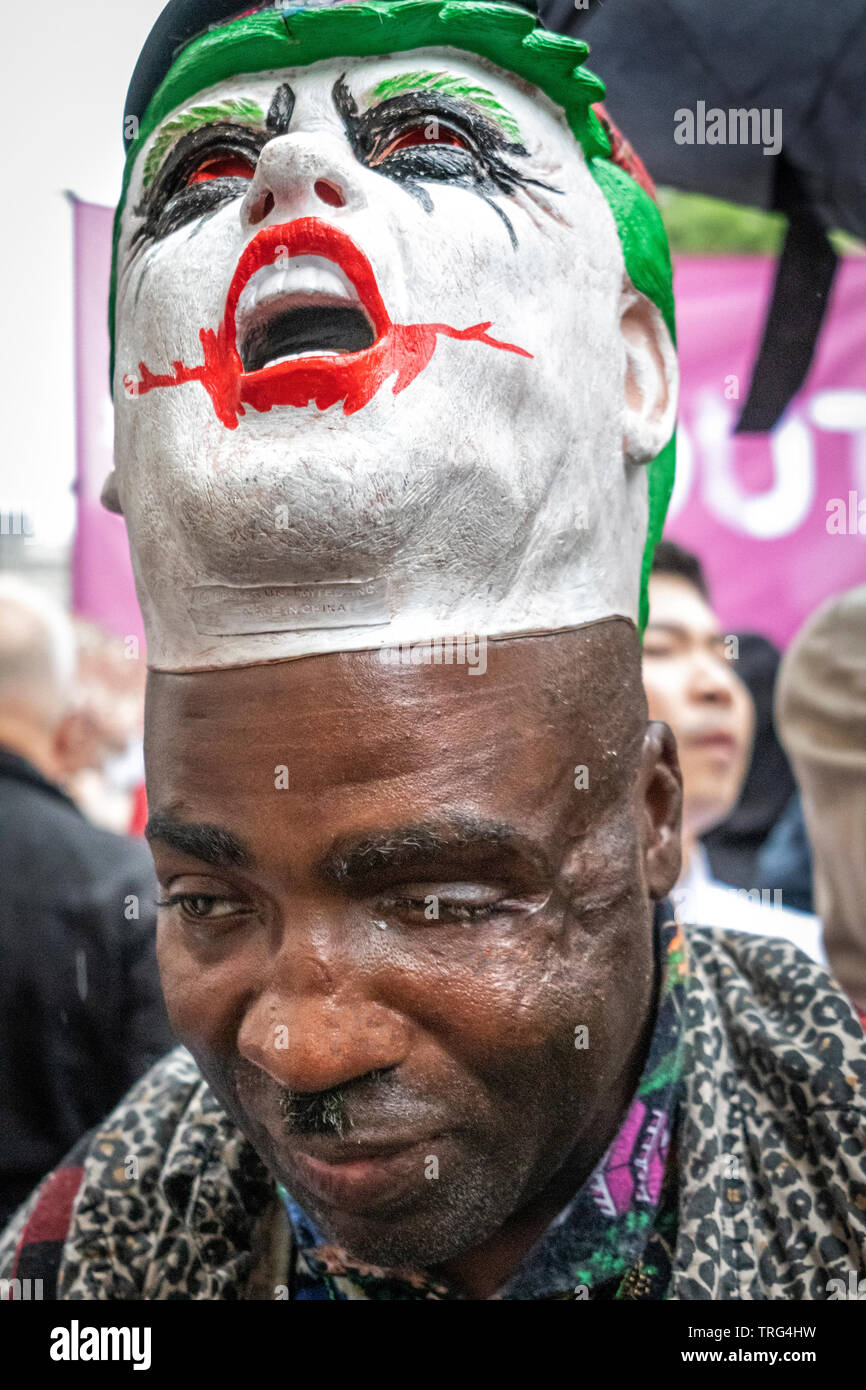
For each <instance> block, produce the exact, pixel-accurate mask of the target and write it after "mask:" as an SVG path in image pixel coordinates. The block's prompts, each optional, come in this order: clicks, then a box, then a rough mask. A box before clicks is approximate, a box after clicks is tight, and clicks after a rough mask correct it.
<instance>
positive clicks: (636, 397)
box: [619, 276, 679, 463]
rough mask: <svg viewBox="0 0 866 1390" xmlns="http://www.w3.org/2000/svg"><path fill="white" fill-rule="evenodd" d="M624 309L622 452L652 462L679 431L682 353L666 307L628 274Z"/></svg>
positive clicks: (621, 308)
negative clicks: (664, 313) (664, 314)
mask: <svg viewBox="0 0 866 1390" xmlns="http://www.w3.org/2000/svg"><path fill="white" fill-rule="evenodd" d="M619 313H620V319H619V322H620V332H621V334H622V341H623V347H624V349H625V412H624V415H623V438H622V447H623V454H624V456H625V458H626V459H627V460H628V462H629V463H649V462H650V460H651V459H654V458H655V456H656V454H658V453H660V452H661V450H662V449H663V448H664V446H665V445H666V444H667V442H668V440H669V439H670V437H671V435H672V434H673V431H674V424H675V422H676V413H677V395H678V391H679V368H678V366H677V354H676V349H675V348H674V345H673V343H672V341H671V335H670V333H669V332H668V330H667V327H666V325H665V321H664V319H663V318H662V315H661V311H660V310H659V309H657V308H656V306H655V304H653V302H652V300H650V299H647V297H646V295H643V294H640V292H639V291H638V290H636V289H635V287H634V285H633V284H632V283H631V281H630V280H629V279H628V277H627V276H626V277H625V279H624V281H623V288H622V294H621V296H620V306H619Z"/></svg>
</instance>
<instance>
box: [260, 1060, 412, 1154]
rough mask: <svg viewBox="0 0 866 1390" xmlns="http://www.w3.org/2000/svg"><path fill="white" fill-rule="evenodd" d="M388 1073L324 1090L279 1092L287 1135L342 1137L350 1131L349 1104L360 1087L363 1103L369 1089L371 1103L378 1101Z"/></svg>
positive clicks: (380, 1073) (372, 1074) (386, 1082)
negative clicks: (331, 1135) (362, 1092)
mask: <svg viewBox="0 0 866 1390" xmlns="http://www.w3.org/2000/svg"><path fill="white" fill-rule="evenodd" d="M389 1079H390V1078H389V1073H387V1072H385V1071H373V1072H368V1074H367V1075H366V1076H365V1077H363V1078H360V1079H359V1080H358V1081H351V1082H348V1083H347V1084H346V1085H344V1086H332V1087H331V1088H330V1089H329V1090H327V1091H290V1090H288V1089H287V1088H285V1087H284V1088H283V1089H282V1090H281V1092H280V1101H279V1109H280V1116H281V1118H282V1120H283V1123H284V1124H285V1127H286V1132H287V1133H288V1134H336V1135H337V1136H338V1138H341V1139H342V1138H343V1136H344V1135H346V1134H348V1132H349V1130H350V1129H351V1128H352V1124H353V1121H352V1116H351V1114H350V1105H351V1103H352V1101H353V1100H354V1099H355V1097H356V1095H357V1092H358V1091H359V1090H360V1089H361V1088H362V1087H363V1089H364V1092H365V1100H366V1099H367V1092H368V1091H369V1090H370V1089H371V1088H372V1089H373V1094H372V1095H371V1096H370V1097H369V1098H370V1099H371V1100H375V1099H377V1098H378V1093H379V1088H380V1087H381V1086H382V1085H383V1084H384V1085H386V1086H387V1084H388V1080H389Z"/></svg>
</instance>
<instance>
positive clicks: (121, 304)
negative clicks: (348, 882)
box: [107, 49, 676, 670]
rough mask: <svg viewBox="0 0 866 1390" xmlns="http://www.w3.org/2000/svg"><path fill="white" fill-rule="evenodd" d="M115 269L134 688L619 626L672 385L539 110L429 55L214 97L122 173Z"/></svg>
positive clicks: (473, 66)
mask: <svg viewBox="0 0 866 1390" xmlns="http://www.w3.org/2000/svg"><path fill="white" fill-rule="evenodd" d="M118 266H119V275H118V299H117V338H116V368H115V381H114V394H115V403H116V415H117V434H116V460H117V470H116V478H115V479H114V480H111V481H110V483H109V486H108V488H107V496H108V499H109V501H110V500H111V498H112V496H114V497H116V499H117V500H118V502H119V505H120V506H121V507H122V510H123V512H124V515H125V517H126V521H127V525H128V528H129V533H130V539H131V546H132V553H133V562H134V567H135V571H136V578H137V584H138V591H139V598H140V602H141V606H142V610H143V613H144V617H145V623H146V626H147V630H148V642H149V652H148V655H149V660H150V663H151V665H152V666H154V667H156V668H159V669H170V670H190V669H197V668H201V667H211V666H223V665H237V664H241V663H243V662H251V661H261V660H271V659H278V658H288V657H294V656H303V655H307V654H311V653H316V652H325V651H332V650H341V651H345V650H350V649H357V648H365V647H376V646H390V645H393V644H394V643H396V642H399V641H411V640H418V639H428V638H434V637H437V636H440V635H448V634H454V633H458V632H475V633H485V634H487V635H488V636H505V635H509V634H516V633H520V632H533V631H549V630H553V629H556V628H563V627H571V626H576V625H578V624H579V623H582V622H587V621H592V620H594V619H596V618H599V617H605V616H608V615H610V614H615V613H616V614H622V615H625V616H627V617H631V618H635V617H636V615H637V604H638V587H639V578H638V572H639V567H640V556H641V552H642V548H643V543H644V538H645V535H646V525H647V484H646V470H645V469H643V468H642V467H641V465H642V464H643V463H645V462H646V461H648V460H649V459H651V458H652V457H654V456H655V454H656V453H657V452H658V451H659V449H660V448H661V447H662V446H663V445H664V444H665V443H666V441H667V440H668V438H669V437H670V435H671V432H672V429H673V417H674V411H675V395H676V391H675V378H676V365H675V359H674V354H673V350H672V347H671V344H670V339H669V336H668V334H667V331H666V329H665V328H664V325H663V323H662V319H661V315H660V314H659V312H658V310H657V309H656V308H655V307H654V306H653V305H651V304H650V303H649V302H648V301H647V300H646V299H644V298H643V297H642V296H640V295H638V294H637V293H636V291H634V289H633V288H632V287H631V285H630V283H629V281H628V279H627V277H626V274H625V269H624V263H623V256H622V252H621V249H620V244H619V240H618V237H617V234H616V229H615V225H614V221H613V217H612V215H611V213H610V210H609V208H608V206H607V204H606V202H605V199H604V197H603V196H602V194H601V192H600V190H599V189H598V187H597V185H596V183H595V181H594V180H593V178H592V176H591V175H590V173H589V170H588V169H587V167H586V163H585V160H584V156H583V153H582V151H581V149H580V146H579V145H578V143H577V141H576V140H575V138H574V136H573V135H572V134H571V132H570V130H569V129H568V126H567V124H566V121H565V118H564V116H563V115H562V113H561V112H559V111H558V110H557V108H556V107H555V106H554V105H553V104H552V103H551V102H550V101H548V99H547V98H545V97H543V96H542V95H541V94H539V93H538V92H537V91H536V90H535V89H531V88H530V87H529V86H528V85H527V84H525V83H523V82H520V81H519V80H518V79H514V80H512V79H511V78H509V77H508V76H507V75H506V74H505V73H503V72H500V71H499V70H497V69H495V68H493V67H492V66H491V65H489V64H487V63H486V62H485V61H484V60H481V59H477V60H475V59H473V60H469V59H466V58H464V57H463V56H458V55H457V54H456V53H455V52H454V51H453V50H444V49H443V50H433V49H430V50H426V51H425V50H416V51H413V52H411V53H409V54H405V55H402V56H400V55H395V56H390V57H386V58H376V59H338V60H333V61H330V60H329V61H326V62H320V63H316V64H314V65H312V66H310V67H305V68H299V69H296V70H285V71H280V72H271V73H261V74H256V75H252V76H246V77H244V76H240V77H235V78H232V79H230V80H227V81H225V82H222V83H220V84H218V85H217V86H214V87H211V88H209V89H208V90H206V91H203V92H201V93H200V95H199V96H198V97H196V98H195V99H194V100H191V101H189V102H188V103H186V104H185V105H184V106H183V107H181V108H179V109H178V110H177V111H175V112H174V113H173V114H172V115H170V116H169V117H167V118H166V119H165V120H164V121H163V122H162V124H161V125H160V126H159V127H158V128H157V129H156V131H155V132H154V133H153V134H152V135H151V137H150V139H149V140H148V142H147V144H146V146H145V148H144V150H143V151H142V153H141V154H140V155H139V157H138V159H137V162H136V166H135V169H134V171H133V176H132V183H131V185H130V189H129V193H128V196H127V200H126V203H125V207H124V213H123V221H122V227H121V239H120V245H119V252H118Z"/></svg>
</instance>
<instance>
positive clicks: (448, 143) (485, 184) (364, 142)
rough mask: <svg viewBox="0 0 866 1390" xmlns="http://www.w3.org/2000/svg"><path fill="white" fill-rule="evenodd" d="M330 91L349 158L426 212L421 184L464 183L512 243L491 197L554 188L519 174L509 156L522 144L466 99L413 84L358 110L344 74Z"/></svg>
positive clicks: (521, 153) (428, 205) (429, 203)
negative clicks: (399, 188) (493, 214)
mask: <svg viewBox="0 0 866 1390" xmlns="http://www.w3.org/2000/svg"><path fill="white" fill-rule="evenodd" d="M332 96H333V100H334V105H335V106H336V108H337V111H338V112H339V115H340V118H341V120H342V122H343V126H344V128H345V131H346V135H347V138H348V140H349V143H350V144H351V146H352V149H353V151H354V153H355V156H356V158H357V159H359V160H360V161H361V163H362V164H365V165H366V166H367V168H369V169H374V170H375V171H376V173H379V174H384V175H385V176H386V177H388V178H390V179H393V180H394V181H395V182H397V183H400V184H402V186H403V187H404V188H405V190H406V192H407V193H410V194H411V195H412V196H413V197H415V198H417V199H418V201H419V202H420V203H421V206H422V207H423V208H424V210H425V211H426V212H432V211H433V200H432V198H431V196H430V193H429V191H428V190H427V189H426V188H425V187H424V186H423V185H424V184H425V183H429V182H435V183H447V184H450V185H451V186H452V187H457V188H465V189H467V190H468V191H469V192H472V193H476V194H477V195H478V196H479V197H480V198H482V199H483V200H484V202H486V203H487V204H488V206H489V207H491V208H492V209H493V211H494V212H496V213H497V214H498V216H499V217H501V219H502V221H503V222H504V223H505V226H506V228H507V230H508V235H509V238H510V240H511V244H512V246H513V247H515V248H516V246H517V237H516V234H515V232H514V228H513V227H512V225H511V221H510V219H509V218H508V216H507V215H506V213H505V212H504V211H503V209H502V208H500V207H499V206H497V204H495V203H493V202H492V201H491V199H492V197H493V196H494V195H495V194H497V193H498V194H503V193H504V194H509V193H514V192H515V190H516V189H518V188H525V187H526V186H527V185H530V184H534V185H535V186H536V187H538V188H544V189H546V190H547V191H548V192H551V193H557V192H559V191H560V190H559V189H556V188H552V187H551V185H550V184H546V183H542V182H541V180H539V179H533V178H530V177H529V176H528V175H527V174H524V173H523V172H522V171H521V170H520V169H519V168H518V167H517V165H516V164H515V163H514V160H515V159H519V158H525V157H526V156H527V154H528V151H527V149H526V148H525V146H524V145H522V144H520V143H519V142H518V141H515V140H510V139H509V138H508V136H507V135H505V134H504V133H503V132H502V131H501V130H500V129H499V128H498V126H497V125H496V124H495V123H494V122H493V121H492V120H489V119H488V118H487V117H485V116H483V115H482V114H481V113H480V112H479V111H478V110H477V109H476V107H475V106H474V105H473V104H472V102H470V101H467V100H463V99H461V98H460V97H454V96H450V95H448V94H446V93H444V92H437V91H435V90H428V89H418V90H416V91H409V92H403V93H401V94H400V95H399V96H394V97H389V98H387V99H386V100H385V101H381V102H379V103H378V104H377V105H376V106H373V107H371V108H370V110H368V111H365V112H359V111H358V107H357V103H356V102H355V99H354V97H353V96H352V93H351V92H350V91H349V89H348V87H347V86H346V83H345V74H344V75H343V76H342V77H339V78H338V79H337V81H336V82H335V83H334V88H333V93H332Z"/></svg>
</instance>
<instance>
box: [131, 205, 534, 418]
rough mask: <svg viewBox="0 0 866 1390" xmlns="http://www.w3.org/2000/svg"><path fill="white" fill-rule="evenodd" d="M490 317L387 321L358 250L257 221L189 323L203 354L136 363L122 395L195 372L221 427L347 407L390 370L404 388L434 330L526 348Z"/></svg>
mask: <svg viewBox="0 0 866 1390" xmlns="http://www.w3.org/2000/svg"><path fill="white" fill-rule="evenodd" d="M490 327H491V323H490V322H487V323H477V324H473V325H472V326H471V327H469V328H452V327H451V326H450V325H449V324H445V323H414V324H399V323H394V322H392V320H391V318H390V316H389V314H388V311H387V309H386V307H385V303H384V300H383V299H382V296H381V294H380V292H379V286H378V284H377V281H376V276H375V273H374V271H373V268H372V266H371V264H370V262H369V260H368V259H367V257H366V256H365V255H364V253H363V252H362V251H361V250H360V248H359V247H358V246H356V245H355V243H354V242H353V241H352V239H351V238H350V237H349V236H347V235H346V233H345V232H343V231H341V230H340V229H339V228H338V227H335V226H333V225H332V224H331V223H328V222H323V221H321V220H320V219H319V218H316V217H301V218H298V219H297V220H296V221H294V222H288V223H285V224H280V225H277V226H272V227H266V228H264V230H263V231H261V232H259V233H258V235H257V236H255V237H253V239H252V241H251V242H250V243H249V244H248V245H247V246H246V247H245V248H244V251H243V252H242V254H241V257H240V260H239V262H238V265H237V268H236V270H235V273H234V275H233V277H232V282H231V285H230V286H229V291H228V294H227V296H226V304H225V314H224V316H223V320H222V323H221V324H220V325H219V326H218V327H217V328H216V329H212V328H202V329H201V331H200V333H199V338H200V340H201V344H202V348H203V350H204V362H202V363H201V364H200V365H198V366H190V365H189V364H188V363H186V362H182V361H175V362H173V363H172V368H173V370H172V372H171V373H168V372H165V373H155V372H153V371H151V369H150V368H149V367H148V366H146V365H145V363H144V362H140V363H139V376H138V377H137V378H136V377H134V376H132V375H131V374H127V376H126V377H125V378H124V386H125V388H126V391H127V393H128V394H129V395H130V396H144V395H146V394H147V393H148V392H149V391H153V390H155V389H156V388H159V387H173V386H182V385H184V384H186V383H187V382H190V381H198V382H201V384H202V385H203V386H204V388H205V390H206V391H207V393H208V395H209V396H210V398H211V401H212V404H213V407H214V411H215V413H216V415H217V418H218V419H219V420H220V421H221V422H222V423H223V424H224V425H226V426H227V427H228V428H229V429H235V428H236V427H237V424H238V419H239V417H240V416H242V415H244V414H245V407H246V406H248V405H250V406H252V407H253V409H254V410H257V411H268V410H271V409H272V408H273V407H274V406H275V405H293V406H306V405H309V403H310V401H315V403H316V405H317V406H318V408H319V409H320V410H327V409H328V407H329V406H331V405H334V404H335V403H336V402H337V401H342V402H343V413H344V414H345V415H351V414H353V413H354V412H355V411H357V410H360V409H362V407H363V406H365V405H367V404H368V403H369V401H371V400H372V398H373V396H375V394H376V392H377V391H378V390H379V388H380V386H381V385H382V384H383V382H385V381H387V380H388V379H389V378H390V377H393V376H396V380H395V381H394V385H393V388H392V390H393V393H394V395H395V396H396V395H398V394H399V392H401V391H403V390H405V389H406V387H407V386H409V385H410V384H411V382H413V381H414V380H415V378H416V376H418V375H419V374H420V373H421V372H422V371H423V370H424V368H425V367H426V366H427V365H428V364H429V362H430V360H431V358H432V356H433V353H434V350H435V347H436V341H437V338H438V337H439V336H444V337H448V338H456V339H459V340H462V341H474V342H479V343H486V344H487V346H488V347H493V348H497V349H499V350H500V351H503V352H512V353H517V354H518V355H519V356H521V357H531V356H532V353H530V352H527V351H526V350H525V349H524V348H521V347H517V346H516V344H514V343H505V342H501V341H499V340H498V339H496V338H492V337H490V335H489V334H488V332H487V330H488V328H490Z"/></svg>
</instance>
